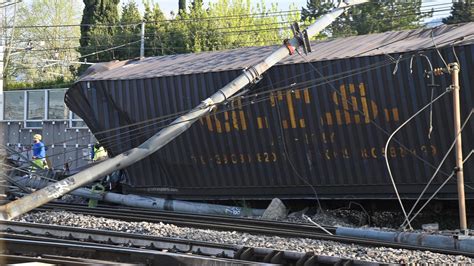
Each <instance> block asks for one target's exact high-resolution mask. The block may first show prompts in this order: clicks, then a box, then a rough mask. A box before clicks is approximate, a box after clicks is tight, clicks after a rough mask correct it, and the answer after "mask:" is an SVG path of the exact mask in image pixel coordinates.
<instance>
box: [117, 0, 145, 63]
mask: <svg viewBox="0 0 474 266" xmlns="http://www.w3.org/2000/svg"><path fill="white" fill-rule="evenodd" d="M141 20H142V17H141V15H140V12H139V11H138V6H137V3H135V1H133V0H132V1H130V2H128V4H124V5H123V6H122V16H121V18H120V28H118V29H117V31H116V33H115V36H114V37H115V39H116V41H115V43H116V44H117V45H118V44H120V43H122V44H123V43H128V45H126V46H125V47H122V48H120V49H117V50H116V51H115V52H114V58H115V59H118V60H125V59H130V58H134V57H139V56H140V32H141Z"/></svg>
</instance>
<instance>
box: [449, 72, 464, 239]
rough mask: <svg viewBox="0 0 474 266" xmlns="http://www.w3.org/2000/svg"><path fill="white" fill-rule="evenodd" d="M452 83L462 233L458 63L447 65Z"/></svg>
mask: <svg viewBox="0 0 474 266" xmlns="http://www.w3.org/2000/svg"><path fill="white" fill-rule="evenodd" d="M449 72H450V73H451V78H452V83H453V85H452V86H453V113H454V136H456V146H455V149H456V151H455V154H456V177H457V181H458V202H459V226H460V227H459V229H461V231H462V232H466V230H467V219H466V199H465V197H464V172H463V162H462V142H461V139H462V138H461V102H460V95H459V91H460V89H461V88H460V86H459V65H458V63H451V64H449Z"/></svg>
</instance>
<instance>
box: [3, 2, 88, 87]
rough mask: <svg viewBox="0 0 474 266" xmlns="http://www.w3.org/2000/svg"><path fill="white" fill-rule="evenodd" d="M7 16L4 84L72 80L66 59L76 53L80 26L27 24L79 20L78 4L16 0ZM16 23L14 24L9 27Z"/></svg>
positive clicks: (60, 23)
mask: <svg viewBox="0 0 474 266" xmlns="http://www.w3.org/2000/svg"><path fill="white" fill-rule="evenodd" d="M15 8H16V10H15V11H16V12H13V14H8V15H7V25H8V26H10V28H8V29H7V30H6V34H7V38H6V40H7V45H6V46H7V49H6V51H5V54H6V58H5V65H4V66H5V69H4V77H5V86H6V87H7V88H8V87H12V86H16V85H15V84H16V83H19V84H21V83H23V82H24V81H26V80H27V81H28V83H30V84H33V83H41V82H45V81H48V80H56V79H58V78H59V79H71V78H73V75H74V73H71V71H70V68H69V63H68V61H71V60H74V59H75V58H76V57H77V56H78V53H77V52H76V51H75V50H74V47H77V46H78V44H79V42H78V40H79V29H78V28H75V29H70V28H64V27H27V26H31V25H64V24H66V25H69V24H77V23H79V19H80V17H79V14H77V13H75V11H76V10H77V9H78V6H77V5H76V3H74V1H69V0H36V1H28V2H23V3H19V4H17V5H16V6H15ZM2 12H3V11H2ZM13 25H15V26H16V27H12V26H13Z"/></svg>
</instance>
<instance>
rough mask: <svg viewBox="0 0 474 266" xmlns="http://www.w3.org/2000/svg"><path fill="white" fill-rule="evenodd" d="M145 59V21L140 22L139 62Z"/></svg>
mask: <svg viewBox="0 0 474 266" xmlns="http://www.w3.org/2000/svg"><path fill="white" fill-rule="evenodd" d="M143 58H145V21H143V20H142V30H141V33H140V60H142V59H143Z"/></svg>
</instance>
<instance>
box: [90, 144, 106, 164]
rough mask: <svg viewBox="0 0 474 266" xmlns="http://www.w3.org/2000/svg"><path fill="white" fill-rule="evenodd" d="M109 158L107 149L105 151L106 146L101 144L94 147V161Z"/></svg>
mask: <svg viewBox="0 0 474 266" xmlns="http://www.w3.org/2000/svg"><path fill="white" fill-rule="evenodd" d="M105 158H107V151H105V149H104V147H102V146H100V147H99V148H95V147H94V158H92V160H93V161H97V160H101V159H105Z"/></svg>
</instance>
